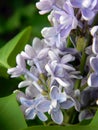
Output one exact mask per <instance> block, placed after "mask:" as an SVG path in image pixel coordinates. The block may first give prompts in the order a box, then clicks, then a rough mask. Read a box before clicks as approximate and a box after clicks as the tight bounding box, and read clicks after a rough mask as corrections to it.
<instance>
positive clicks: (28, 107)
mask: <svg viewBox="0 0 98 130" xmlns="http://www.w3.org/2000/svg"><path fill="white" fill-rule="evenodd" d="M42 101H45V99H44V98H43V97H38V98H35V99H33V100H32V99H26V98H23V97H20V102H21V104H22V108H25V111H24V115H25V117H26V119H35V117H36V116H38V118H39V119H40V120H42V121H46V120H47V117H46V115H45V114H44V112H46V110H45V109H44V107H45V106H43V112H42V111H41V110H39V109H37V106H38V105H39V104H40V103H41V102H42Z"/></svg>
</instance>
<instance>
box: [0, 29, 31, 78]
mask: <svg viewBox="0 0 98 130" xmlns="http://www.w3.org/2000/svg"><path fill="white" fill-rule="evenodd" d="M31 32H32V28H31V27H27V28H26V29H24V30H23V31H22V32H20V33H19V34H18V35H17V36H16V37H14V38H13V39H12V40H10V41H9V42H8V43H7V44H6V45H5V46H3V47H2V48H1V49H0V76H4V77H7V76H8V74H7V72H6V71H7V69H8V68H9V67H13V66H15V59H16V55H17V54H18V53H20V52H21V51H22V50H23V49H24V46H25V44H27V43H28V42H29V40H30V36H31Z"/></svg>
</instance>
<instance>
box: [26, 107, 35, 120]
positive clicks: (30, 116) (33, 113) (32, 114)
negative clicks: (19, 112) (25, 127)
mask: <svg viewBox="0 0 98 130" xmlns="http://www.w3.org/2000/svg"><path fill="white" fill-rule="evenodd" d="M27 110H28V109H26V111H27ZM26 111H25V116H26V119H31V120H32V119H34V118H35V117H36V111H35V110H34V109H32V110H30V112H29V113H28V112H27V113H26Z"/></svg>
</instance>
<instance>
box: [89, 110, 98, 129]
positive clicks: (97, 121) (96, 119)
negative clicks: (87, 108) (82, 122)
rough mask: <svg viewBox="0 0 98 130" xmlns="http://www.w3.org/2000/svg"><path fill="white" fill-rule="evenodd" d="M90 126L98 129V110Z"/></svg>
mask: <svg viewBox="0 0 98 130" xmlns="http://www.w3.org/2000/svg"><path fill="white" fill-rule="evenodd" d="M90 126H93V127H94V129H95V128H97V129H98V110H97V112H96V114H95V116H94V118H93V119H92V121H91V123H90ZM97 129H96V130H97Z"/></svg>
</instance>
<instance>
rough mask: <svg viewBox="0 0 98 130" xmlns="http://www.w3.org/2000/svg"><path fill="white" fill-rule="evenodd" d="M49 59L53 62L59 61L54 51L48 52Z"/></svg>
mask: <svg viewBox="0 0 98 130" xmlns="http://www.w3.org/2000/svg"><path fill="white" fill-rule="evenodd" d="M48 55H49V58H50V59H51V60H52V61H53V60H58V59H59V56H57V55H56V54H55V53H54V52H53V51H49V52H48Z"/></svg>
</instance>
